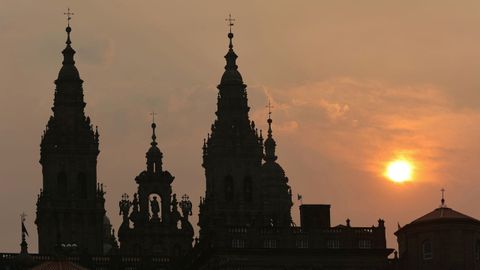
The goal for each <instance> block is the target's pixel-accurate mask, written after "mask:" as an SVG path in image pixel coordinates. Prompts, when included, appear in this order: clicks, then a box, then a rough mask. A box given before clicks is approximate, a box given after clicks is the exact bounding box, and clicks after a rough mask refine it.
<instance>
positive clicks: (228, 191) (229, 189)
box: [225, 175, 233, 202]
mask: <svg viewBox="0 0 480 270" xmlns="http://www.w3.org/2000/svg"><path fill="white" fill-rule="evenodd" d="M225 200H226V201H227V202H231V201H233V177H232V176H231V175H227V176H226V177H225Z"/></svg>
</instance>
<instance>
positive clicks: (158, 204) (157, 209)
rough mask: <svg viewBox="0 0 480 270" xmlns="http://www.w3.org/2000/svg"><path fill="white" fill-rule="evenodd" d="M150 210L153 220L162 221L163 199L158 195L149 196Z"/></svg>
mask: <svg viewBox="0 0 480 270" xmlns="http://www.w3.org/2000/svg"><path fill="white" fill-rule="evenodd" d="M148 201H149V202H148V204H149V207H148V210H149V213H150V217H151V219H152V220H160V219H161V217H162V213H161V211H162V198H161V197H160V195H158V194H156V193H152V194H150V195H148Z"/></svg>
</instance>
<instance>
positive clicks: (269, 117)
mask: <svg viewBox="0 0 480 270" xmlns="http://www.w3.org/2000/svg"><path fill="white" fill-rule="evenodd" d="M265 108H268V119H272V109H273V105H272V104H271V103H270V99H269V100H268V105H267V106H265Z"/></svg>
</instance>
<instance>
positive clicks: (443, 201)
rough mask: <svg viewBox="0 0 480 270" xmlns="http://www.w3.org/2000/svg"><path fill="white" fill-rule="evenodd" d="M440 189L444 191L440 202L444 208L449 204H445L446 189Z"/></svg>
mask: <svg viewBox="0 0 480 270" xmlns="http://www.w3.org/2000/svg"><path fill="white" fill-rule="evenodd" d="M440 191H441V192H442V199H441V200H440V203H441V204H440V207H441V208H444V207H446V206H447V205H446V204H445V189H444V188H442V189H441V190H440Z"/></svg>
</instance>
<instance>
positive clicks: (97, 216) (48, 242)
mask: <svg viewBox="0 0 480 270" xmlns="http://www.w3.org/2000/svg"><path fill="white" fill-rule="evenodd" d="M71 31H72V28H71V27H70V25H68V27H67V28H66V32H67V41H66V44H67V45H66V47H65V49H64V50H63V51H62V54H63V62H62V68H61V69H60V72H59V73H58V78H57V79H56V80H55V85H56V88H55V98H54V103H53V107H52V111H53V115H52V116H51V117H50V119H49V120H48V123H47V125H46V128H45V131H44V132H43V135H42V139H41V144H40V164H41V165H42V175H43V188H42V190H41V191H40V194H39V195H38V201H37V218H36V220H35V223H36V224H37V229H38V239H39V252H40V253H44V254H51V253H53V252H54V249H55V247H56V246H58V245H60V244H66V243H67V244H68V243H70V244H71V243H75V244H77V245H78V246H79V248H80V249H82V251H85V252H88V253H96V254H101V253H103V248H104V241H105V239H108V235H106V234H105V231H104V221H105V220H106V218H105V207H104V204H105V198H104V191H103V186H102V185H100V184H99V183H98V182H97V156H98V154H99V152H100V151H99V148H98V144H99V136H100V135H99V133H98V129H96V128H95V129H94V128H93V125H92V123H91V121H90V118H89V117H88V116H85V112H84V108H85V105H86V103H85V102H84V96H83V88H82V84H83V80H82V79H80V74H79V72H78V70H77V68H76V67H75V60H74V55H75V50H74V49H73V48H72V46H71V43H72V42H71V40H70V33H71ZM107 225H108V224H107Z"/></svg>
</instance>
